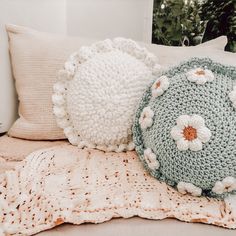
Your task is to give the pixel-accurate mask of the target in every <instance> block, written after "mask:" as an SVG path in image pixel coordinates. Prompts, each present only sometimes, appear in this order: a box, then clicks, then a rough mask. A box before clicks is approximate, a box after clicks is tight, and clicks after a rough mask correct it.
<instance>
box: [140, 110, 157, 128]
mask: <svg viewBox="0 0 236 236" xmlns="http://www.w3.org/2000/svg"><path fill="white" fill-rule="evenodd" d="M153 116H154V112H153V111H152V110H151V108H150V107H145V108H144V109H143V111H142V113H141V116H140V118H139V124H140V126H141V129H143V130H144V129H146V128H148V127H151V126H152V123H153V119H152V118H153Z"/></svg>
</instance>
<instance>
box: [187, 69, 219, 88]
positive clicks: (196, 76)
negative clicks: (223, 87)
mask: <svg viewBox="0 0 236 236" xmlns="http://www.w3.org/2000/svg"><path fill="white" fill-rule="evenodd" d="M187 78H188V80H189V81H191V82H195V83H196V84H199V85H203V84H205V83H206V82H212V81H213V80H214V79H215V76H214V74H213V73H212V71H211V70H208V69H202V68H195V69H192V70H190V71H188V72H187Z"/></svg>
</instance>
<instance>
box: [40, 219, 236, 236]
mask: <svg viewBox="0 0 236 236" xmlns="http://www.w3.org/2000/svg"><path fill="white" fill-rule="evenodd" d="M147 234H148V235H149V236H157V235H165V236H190V235H191V236H199V235H209V236H235V231H234V230H226V229H224V228H220V227H215V226H212V225H206V224H196V223H185V222H181V221H179V220H175V219H165V220H161V221H156V220H151V219H150V220H149V219H142V218H140V217H132V218H129V219H123V218H120V219H112V220H110V221H108V222H105V223H103V224H82V225H71V224H63V225H61V226H58V227H56V228H54V229H51V230H47V231H44V232H41V233H39V234H37V236H64V235H67V236H78V235H83V236H94V235H96V236H104V235H105V236H108V235H109V236H110V235H112V236H120V235H129V236H144V235H147Z"/></svg>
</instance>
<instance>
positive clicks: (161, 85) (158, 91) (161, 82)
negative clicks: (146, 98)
mask: <svg viewBox="0 0 236 236" xmlns="http://www.w3.org/2000/svg"><path fill="white" fill-rule="evenodd" d="M168 87H169V79H168V77H166V76H165V75H162V76H161V77H159V78H158V79H157V80H156V81H155V82H154V84H153V85H152V87H151V90H152V97H154V98H155V97H158V96H161V95H162V94H163V93H164V92H165V91H166V90H167V89H168Z"/></svg>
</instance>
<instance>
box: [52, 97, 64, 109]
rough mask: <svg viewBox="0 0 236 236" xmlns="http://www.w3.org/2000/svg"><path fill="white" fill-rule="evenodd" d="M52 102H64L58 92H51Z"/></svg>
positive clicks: (55, 103)
mask: <svg viewBox="0 0 236 236" xmlns="http://www.w3.org/2000/svg"><path fill="white" fill-rule="evenodd" d="M52 102H53V104H54V105H58V106H61V105H63V104H64V103H65V100H64V97H63V96H62V95H59V94H53V95H52Z"/></svg>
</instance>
